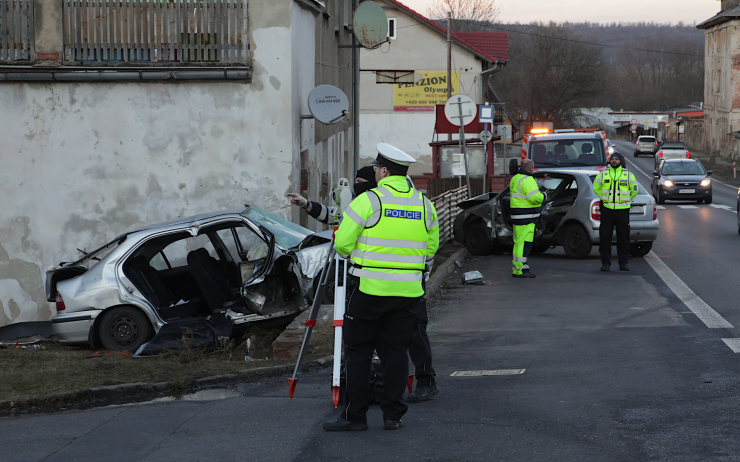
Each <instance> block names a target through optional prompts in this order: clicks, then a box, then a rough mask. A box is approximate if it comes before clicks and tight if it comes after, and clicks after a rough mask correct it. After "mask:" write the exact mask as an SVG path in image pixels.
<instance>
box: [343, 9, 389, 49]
mask: <svg viewBox="0 0 740 462" xmlns="http://www.w3.org/2000/svg"><path fill="white" fill-rule="evenodd" d="M352 25H353V27H354V29H353V30H354V33H355V37H356V38H357V41H358V42H360V45H362V46H363V47H365V48H369V49H371V50H372V49H374V48H378V47H379V46H380V45H381V44H383V43H385V42H386V41H387V40H388V17H387V16H386V15H385V11H383V8H382V7H381V6H380V5H378V4H377V3H375V2H362V3H360V6H358V7H357V9H356V10H355V17H354V20H353V23H352Z"/></svg>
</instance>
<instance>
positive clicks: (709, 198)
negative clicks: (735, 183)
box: [704, 195, 712, 204]
mask: <svg viewBox="0 0 740 462" xmlns="http://www.w3.org/2000/svg"><path fill="white" fill-rule="evenodd" d="M704 203H705V204H711V203H712V196H711V195H709V196H707V197H705V198H704Z"/></svg>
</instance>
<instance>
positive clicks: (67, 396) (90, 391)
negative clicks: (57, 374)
mask: <svg viewBox="0 0 740 462" xmlns="http://www.w3.org/2000/svg"><path fill="white" fill-rule="evenodd" d="M333 360H334V357H333V356H326V357H323V358H318V359H315V360H313V361H308V362H306V363H304V364H303V368H302V369H303V370H306V369H308V368H310V367H311V366H321V367H323V366H326V365H328V364H331V363H332V361H333ZM294 368H295V364H293V363H290V364H278V365H275V366H265V367H254V368H250V369H242V370H240V371H239V372H238V373H235V374H222V375H213V376H209V377H201V378H199V379H195V380H193V382H192V383H190V384H188V385H187V386H185V387H182V388H179V387H176V386H174V384H173V383H172V382H155V383H149V382H135V383H122V384H120V385H108V386H103V387H95V388H86V389H84V390H77V391H70V392H68V393H59V394H56V395H48V396H45V397H43V398H37V399H30V400H28V401H23V402H21V403H14V402H13V401H9V400H6V401H0V417H6V416H9V415H15V414H16V413H17V412H23V410H25V409H29V408H31V407H47V408H56V409H55V410H54V409H49V411H50V412H54V411H59V410H60V408H66V407H70V406H75V409H87V408H93V407H101V406H106V405H110V404H117V403H116V400H118V399H124V398H129V400H128V402H129V404H132V403H136V402H137V401H135V400H131V399H130V397H131V395H132V394H136V393H142V394H144V393H146V394H151V393H157V392H164V391H169V392H172V394H176V393H187V392H188V391H190V390H192V389H193V388H194V387H198V386H206V385H213V384H220V383H224V382H229V381H234V380H240V379H244V378H249V377H270V376H274V375H277V374H278V373H282V372H292V371H293V369H294ZM286 395H287V389H286ZM150 400H151V397H147V398H146V399H144V400H142V401H139V402H146V401H150Z"/></svg>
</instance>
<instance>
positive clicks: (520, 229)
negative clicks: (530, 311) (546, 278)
mask: <svg viewBox="0 0 740 462" xmlns="http://www.w3.org/2000/svg"><path fill="white" fill-rule="evenodd" d="M533 172H534V162H532V160H530V159H525V160H523V161H522V166H521V168H520V169H519V172H518V173H517V174H516V175H514V176H513V177H512V178H511V184H510V187H509V190H510V194H511V223H512V225H514V251H513V252H512V255H513V259H512V263H513V267H512V269H511V271H512V276H514V277H515V278H533V277H536V275H535V274H534V273H532V272H531V271H530V270H529V263H528V262H527V257H528V256H529V251H530V250H532V242H533V241H534V226H535V223H536V222H537V220H538V219H539V217H540V206H541V205H542V202H543V201H544V200H545V195H544V194H543V193H542V192H540V190H539V187H538V186H537V182H536V181H535V179H534V178H533V177H532V173H533Z"/></svg>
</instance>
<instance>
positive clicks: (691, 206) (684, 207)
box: [679, 205, 699, 209]
mask: <svg viewBox="0 0 740 462" xmlns="http://www.w3.org/2000/svg"><path fill="white" fill-rule="evenodd" d="M679 207H680V208H682V209H698V208H699V207H697V206H695V205H679Z"/></svg>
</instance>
